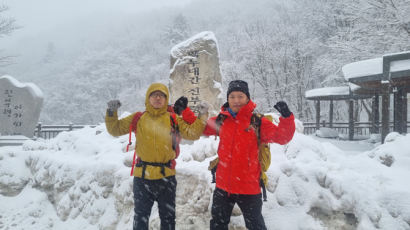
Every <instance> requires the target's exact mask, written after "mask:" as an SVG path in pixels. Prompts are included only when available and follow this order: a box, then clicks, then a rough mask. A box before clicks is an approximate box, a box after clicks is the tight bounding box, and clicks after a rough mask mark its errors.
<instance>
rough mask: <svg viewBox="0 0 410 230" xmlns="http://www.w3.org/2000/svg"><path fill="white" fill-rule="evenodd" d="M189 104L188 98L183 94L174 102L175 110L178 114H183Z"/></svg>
mask: <svg viewBox="0 0 410 230" xmlns="http://www.w3.org/2000/svg"><path fill="white" fill-rule="evenodd" d="M187 106H188V98H186V97H184V96H182V97H180V98H178V100H177V101H176V102H175V104H174V111H175V113H176V114H178V115H181V113H182V111H184V110H185V109H186V107H187Z"/></svg>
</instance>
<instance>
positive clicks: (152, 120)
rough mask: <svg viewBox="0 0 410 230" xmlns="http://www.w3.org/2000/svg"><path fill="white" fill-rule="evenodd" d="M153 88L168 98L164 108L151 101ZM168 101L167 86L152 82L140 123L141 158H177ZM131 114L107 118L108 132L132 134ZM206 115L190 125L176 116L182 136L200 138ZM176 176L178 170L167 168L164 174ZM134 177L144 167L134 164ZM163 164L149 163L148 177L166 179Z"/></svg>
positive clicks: (157, 160)
mask: <svg viewBox="0 0 410 230" xmlns="http://www.w3.org/2000/svg"><path fill="white" fill-rule="evenodd" d="M154 91H161V92H162V93H164V94H165V95H166V97H167V99H166V100H167V103H165V105H164V107H163V108H160V109H154V108H153V107H152V106H151V104H150V103H149V95H150V94H151V93H152V92H154ZM168 101H169V92H168V88H167V87H166V86H165V85H164V84H161V83H154V84H152V85H150V87H149V88H148V90H147V93H146V96H145V107H146V112H145V113H144V114H143V115H142V116H141V118H140V119H139V121H138V124H137V134H136V151H137V156H138V157H140V158H141V160H142V161H146V162H152V163H167V162H169V161H170V160H173V159H175V156H176V153H175V151H174V150H173V149H172V135H171V119H170V113H169V112H168V111H167V108H168ZM134 115H135V113H134V114H131V115H129V116H127V117H125V118H123V119H121V120H118V114H117V112H114V115H113V116H112V117H109V116H108V114H107V115H106V117H105V124H106V126H107V130H108V132H109V133H110V134H111V135H113V136H121V135H124V134H128V133H129V128H130V124H131V122H132V119H133V117H134ZM206 120H207V116H206V115H204V116H202V117H200V118H199V119H196V120H195V122H194V123H192V124H191V125H189V124H188V123H186V122H185V121H184V120H183V119H182V118H181V117H179V116H177V124H178V127H179V132H180V134H181V137H182V138H184V139H187V140H197V139H199V137H200V136H201V134H202V132H203V130H204V128H205V125H206ZM173 175H175V169H170V168H168V167H165V177H168V176H173ZM134 176H136V177H142V167H135V169H134ZM163 177H164V175H162V173H161V167H157V166H151V165H147V167H146V170H145V179H148V180H157V179H161V178H163Z"/></svg>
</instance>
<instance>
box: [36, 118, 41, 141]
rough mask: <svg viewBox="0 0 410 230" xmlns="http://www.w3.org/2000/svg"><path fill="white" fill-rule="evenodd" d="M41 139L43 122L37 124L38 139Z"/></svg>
mask: <svg viewBox="0 0 410 230" xmlns="http://www.w3.org/2000/svg"><path fill="white" fill-rule="evenodd" d="M40 137H41V122H39V123H38V124H37V138H40Z"/></svg>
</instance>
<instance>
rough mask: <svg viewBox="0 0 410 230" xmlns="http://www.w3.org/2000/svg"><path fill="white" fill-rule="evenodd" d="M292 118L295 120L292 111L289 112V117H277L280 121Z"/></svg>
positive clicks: (291, 119)
mask: <svg viewBox="0 0 410 230" xmlns="http://www.w3.org/2000/svg"><path fill="white" fill-rule="evenodd" d="M293 120H295V116H293V113H291V114H290V116H289V117H282V116H280V117H279V121H280V122H281V121H293Z"/></svg>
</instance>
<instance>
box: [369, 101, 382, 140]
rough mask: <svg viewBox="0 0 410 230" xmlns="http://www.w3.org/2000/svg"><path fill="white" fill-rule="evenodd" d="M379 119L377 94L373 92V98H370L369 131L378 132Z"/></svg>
mask: <svg viewBox="0 0 410 230" xmlns="http://www.w3.org/2000/svg"><path fill="white" fill-rule="evenodd" d="M379 120H380V115H379V94H378V93H375V94H374V96H373V98H372V119H371V121H372V128H371V131H370V132H371V133H380V130H379Z"/></svg>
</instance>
